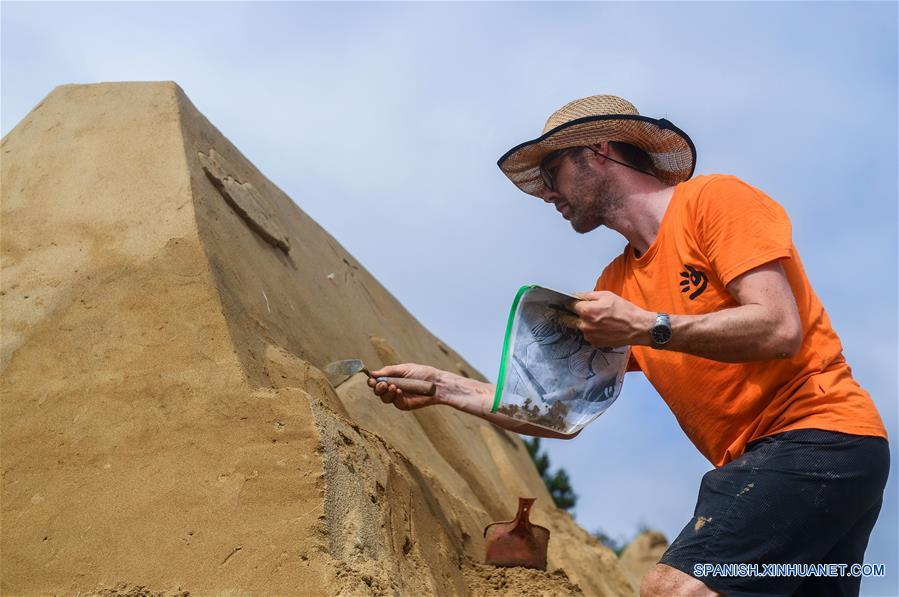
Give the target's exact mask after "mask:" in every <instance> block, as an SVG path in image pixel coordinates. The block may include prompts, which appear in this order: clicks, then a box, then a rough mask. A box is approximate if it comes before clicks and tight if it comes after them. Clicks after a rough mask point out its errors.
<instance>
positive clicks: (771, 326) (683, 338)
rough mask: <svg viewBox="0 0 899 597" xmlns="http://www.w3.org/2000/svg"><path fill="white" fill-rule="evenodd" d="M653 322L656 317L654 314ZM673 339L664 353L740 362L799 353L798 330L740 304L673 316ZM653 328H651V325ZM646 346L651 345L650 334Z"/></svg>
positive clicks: (764, 311) (757, 308)
mask: <svg viewBox="0 0 899 597" xmlns="http://www.w3.org/2000/svg"><path fill="white" fill-rule="evenodd" d="M651 317H652V319H653V321H654V320H655V314H651ZM670 320H671V340H670V341H669V342H668V343H667V344H665V346H664V350H673V351H677V352H686V353H689V354H693V355H696V356H700V357H704V358H707V359H712V360H715V361H724V362H728V363H740V362H746V361H762V360H768V359H785V358H790V357H792V356H793V355H794V354H796V352H797V351H798V350H799V345H800V344H801V336H800V337H799V341H798V342H797V337H796V333H795V330H789V329H784V328H785V327H786V326H783V325H782V324H781V323H780V321H779V320H778V318H777V317H776V316H775V315H774V314H772V313H771V312H770V310H768V309H766V308H765V307H763V306H762V305H741V306H739V307H734V308H731V309H724V310H723V311H715V312H714V313H705V314H703V315H671V316H670ZM650 327H651V325H650ZM645 344H647V345H650V344H651V342H650V341H649V335H648V334H647V335H646V338H645Z"/></svg>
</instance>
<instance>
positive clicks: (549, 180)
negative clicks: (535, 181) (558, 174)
mask: <svg viewBox="0 0 899 597" xmlns="http://www.w3.org/2000/svg"><path fill="white" fill-rule="evenodd" d="M540 176H542V177H543V184H544V185H546V188H547V189H549V190H550V191H552V190H553V177H552V176H550V175H549V172H547V171H546V168H544V167H543V166H540Z"/></svg>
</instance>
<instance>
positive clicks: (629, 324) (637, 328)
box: [572, 290, 656, 347]
mask: <svg viewBox="0 0 899 597" xmlns="http://www.w3.org/2000/svg"><path fill="white" fill-rule="evenodd" d="M575 296H577V298H578V299H580V300H579V301H577V302H576V303H574V305H572V309H573V310H574V312H575V313H577V315H578V320H577V322H576V326H577V328H578V329H579V330H580V331H581V333H582V334H584V338H586V340H587V341H588V342H589V343H590V344H592V345H593V346H597V347H606V346H625V345H634V344H642V345H649V344H650V343H651V340H650V335H649V330H650V329H652V326H653V325H654V324H655V320H656V314H655V313H651V312H650V311H646V310H645V309H641V308H640V307H638V306H637V305H635V304H633V303H632V302H630V301H628V300H626V299H623V298H621V297H620V296H618V295H617V294H615V293H614V292H608V291H605V290H601V291H593V292H578V293H577V294H576V295H575Z"/></svg>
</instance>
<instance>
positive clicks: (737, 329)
mask: <svg viewBox="0 0 899 597" xmlns="http://www.w3.org/2000/svg"><path fill="white" fill-rule="evenodd" d="M695 163H696V152H695V149H694V147H693V143H692V141H690V139H689V137H688V136H687V135H686V134H685V133H684V132H683V131H681V130H680V129H678V128H677V127H675V126H674V125H673V124H671V123H670V122H668V121H667V120H657V119H653V118H648V117H645V116H641V115H639V114H638V112H637V110H636V108H634V106H633V105H631V104H630V103H628V102H627V101H625V100H623V99H621V98H617V97H614V96H593V97H588V98H584V99H581V100H576V101H574V102H571V103H569V104H567V105H566V106H564V107H562V108H561V109H559V110H558V111H557V112H555V113H554V114H553V115H552V116H551V117H550V118H549V121H548V122H547V124H546V127H545V128H544V133H543V135H541V136H540V137H538V138H537V139H534V140H532V141H528V142H525V143H522V144H521V145H518V146H516V147H514V148H513V149H511V150H510V151H509V152H508V153H506V154H505V155H504V156H503V157H502V158H500V160H499V166H500V168H501V170H502V171H503V172H504V173H505V174H506V176H507V177H508V178H509V179H510V180H511V181H512V182H513V183H514V184H515V185H516V186H518V187H519V188H520V189H522V190H523V191H525V192H526V193H529V194H531V195H535V196H537V197H540V198H542V199H543V200H544V201H546V202H547V203H551V204H553V205H554V206H555V207H556V209H557V210H558V211H559V212H561V214H562V216H563V217H564V218H565V219H566V220H568V221H569V222H571V226H572V228H573V229H574V230H575V231H577V232H579V233H586V232H589V231H591V230H594V229H596V228H598V227H600V226H606V227H608V228H611V229H612V230H615V231H617V232H619V233H620V234H621V235H623V236H624V237H625V238H626V239H627V241H628V244H627V246H626V247H625V249H624V252H623V253H622V254H621V255H619V256H618V257H617V258H616V259H614V260H613V261H612V262H611V263H610V264H609V265H608V266H607V267H606V268H605V270H604V271H603V272H602V275H601V276H600V277H599V279H598V281H597V283H596V286H595V290H594V291H593V292H586V293H579V295H578V298H579V299H581V300H579V301H578V302H577V303H576V304H575V306H574V311H575V312H576V313H577V314H578V320H577V322H573V323H574V324H575V325H577V327H578V328H579V329H580V330H581V332H582V333H583V334H584V337H585V338H586V339H587V340H588V341H590V342H591V344H593V345H595V346H622V345H631V346H632V360H631V363H630V366H629V370H632V371H636V370H640V371H642V372H643V373H644V374H645V375H646V377H647V378H648V379H649V381H650V382H651V383H652V384H653V386H654V387H655V388H656V390H657V391H658V392H659V394H660V395H661V396H662V398H663V399H664V400H665V401H666V403H667V404H668V406H669V407H670V408H671V410H672V412H673V413H674V415H675V416H676V417H677V420H678V422H679V424H680V426H681V428H682V429H683V430H684V432H685V433H686V434H687V436H688V437H689V438H690V440H691V441H692V442H693V443H694V445H696V447H697V448H698V449H699V450H700V451H701V452H702V453H703V454H704V455H705V456H706V457H707V458H708V459H709V461H710V462H711V463H712V464H713V465H714V466H715V467H716V468H715V469H714V470H712V471H709V472H708V473H707V474H706V475H705V476H704V477H703V480H702V484H701V486H700V490H699V498H698V501H697V504H696V509H695V512H694V516H693V518H692V519H691V520H690V522H689V523H687V525H686V526H685V527H684V529H683V531H682V532H681V534H680V535H679V536H678V537H677V538H676V539H675V541H674V542H673V543H672V544H671V546H670V547H669V548H668V550H667V551H666V553H665V554H664V556H663V557H662V559H661V561H660V562H659V564H657V565H656V566H655V568H654V569H653V570H652V571H651V572H650V573H649V574H648V575H647V576H646V578H645V579H644V581H643V584H642V587H641V593H642V594H643V595H716V594H726V595H791V594H805V595H820V594H840V595H843V594H857V593H858V590H859V583H860V579H859V578H858V577H857V576H849V575H848V570H849V568H848V566H849V565H851V564H853V563H861V562H863V560H864V551H865V548H866V547H867V542H868V537H869V535H870V533H871V530H872V528H873V526H874V523H875V521H876V520H877V516H878V514H879V511H880V506H881V501H882V496H883V489H884V486H885V484H886V478H887V473H888V469H889V449H888V445H887V441H886V437H887V435H886V431H885V429H884V426H883V423H882V421H881V419H880V416H879V414H878V412H877V409H876V408H875V406H874V404H873V402H872V400H871V398H870V396H869V395H868V394H867V392H865V391H864V390H863V389H862V388H861V387H860V386H859V385H858V383H857V382H856V381H855V380H854V379H853V377H852V372H851V370H850V368H849V366H848V364H847V363H846V361H845V359H844V358H843V355H842V347H841V345H840V341H839V338H838V337H837V335H836V334H835V333H834V331H833V329H832V327H831V325H830V321H829V319H828V316H827V313H826V312H825V311H824V309H823V307H822V305H821V303H820V302H819V300H818V298H817V296H816V295H815V293H814V292H813V290H812V288H811V286H810V285H809V282H808V279H807V278H806V275H805V272H804V271H803V268H802V264H801V262H800V260H799V255H798V254H797V252H796V248H795V247H794V246H793V243H792V240H791V228H790V222H789V219H788V218H787V215H786V213H785V212H784V210H783V208H781V207H780V205H778V204H777V203H775V202H774V201H773V200H771V199H770V198H769V197H767V196H766V195H765V194H764V193H762V192H761V191H759V190H758V189H755V188H753V187H751V186H749V185H747V184H746V183H744V182H742V181H740V180H738V179H737V178H734V177H732V176H724V175H709V176H698V177H696V178H691V177H692V174H693V169H694V167H695ZM372 374H373V375H374V376H375V377H378V376H387V375H391V376H405V377H417V378H423V379H429V380H433V381H435V382H437V386H438V391H437V393H436V395H435V396H433V397H424V396H409V395H404V394H403V393H402V391H400V390H398V389H397V388H396V387H395V386H394V385H389V386H388V385H387V384H385V383H383V382H376V381H375V380H369V385H370V386H371V387H372V388H373V390H374V392H375V393H376V394H377V395H379V396H380V397H381V399H382V401H384V402H385V403H393V404H394V405H395V406H396V407H397V408H401V409H404V410H405V409H412V408H419V407H422V406H427V405H430V404H448V405H451V406H454V407H455V408H458V409H460V410H462V411H465V412H469V413H471V414H475V415H478V416H481V417H483V418H485V419H488V420H490V421H492V422H494V423H496V424H498V425H501V426H503V427H505V428H507V429H511V430H513V431H517V432H519V433H528V434H533V435H542V436H544V437H560V436H559V435H558V434H553V433H551V432H548V431H546V430H544V429H542V428H539V427H534V426H530V425H526V424H522V423H519V422H517V421H513V420H511V419H509V418H506V417H502V416H501V415H499V414H497V413H491V412H489V411H490V402H491V400H492V396H493V386H490V385H489V384H483V383H481V382H476V381H473V380H469V379H465V378H462V377H459V376H456V375H454V374H452V373H448V372H445V371H439V370H437V369H434V368H432V367H426V366H422V365H416V364H406V365H398V366H392V367H385V368H383V369H381V370H379V371H373V372H372ZM818 563H832V564H837V565H839V564H846V565H847V567H846V568H845V570H846V574H847V575H846V576H843V577H839V576H837V577H820V576H805V575H803V574H801V573H795V572H794V573H793V574H789V573H788V574H786V575H784V574H780V575H773V574H770V573H769V575H768V576H764V575H762V574H761V573H762V572H764V571H765V570H766V569H765V568H763V565H764V564H818ZM706 564H757V565H758V572H759V574H756V573H754V572H753V571H752V569H751V568H747V569H744V571H746V570H749V572H748V573H747V574H744V575H743V576H737V575H736V574H735V573H727V572H724V573H721V574H716V573H714V569H712V571H707V568H705V567H703V565H706ZM722 570H726V569H722ZM781 570H783V569H781ZM794 570H795V569H794Z"/></svg>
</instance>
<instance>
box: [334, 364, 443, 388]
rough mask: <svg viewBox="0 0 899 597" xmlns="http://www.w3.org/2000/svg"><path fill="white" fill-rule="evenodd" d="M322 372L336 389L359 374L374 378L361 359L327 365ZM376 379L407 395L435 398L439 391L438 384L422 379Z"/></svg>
mask: <svg viewBox="0 0 899 597" xmlns="http://www.w3.org/2000/svg"><path fill="white" fill-rule="evenodd" d="M322 371H323V372H324V374H325V377H327V378H328V381H329V382H331V385H332V386H334V387H335V388H336V387H337V386H339V385H340V384H342V383H343V382H345V381H346V380H348V379H349V378H351V377H352V376H354V375H356V374H357V373H364V374H366V375H367V376H369V377H372V374H371V371H369V370H368V369H366V368H365V363H363V362H362V361H360V360H359V359H345V360H343V361H334V362H333V363H328V364H327V365H325V368H324V369H322ZM375 379H376V380H377V381H383V382H385V383H388V384H391V383H392V384H393V385H395V386H396V387H398V388H399V389H401V390H402V391H403V392H405V393H407V394H418V395H421V396H433V395H434V392H436V391H437V384H435V383H434V382H432V381H424V380H422V379H408V378H405V377H377V378H375Z"/></svg>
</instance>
